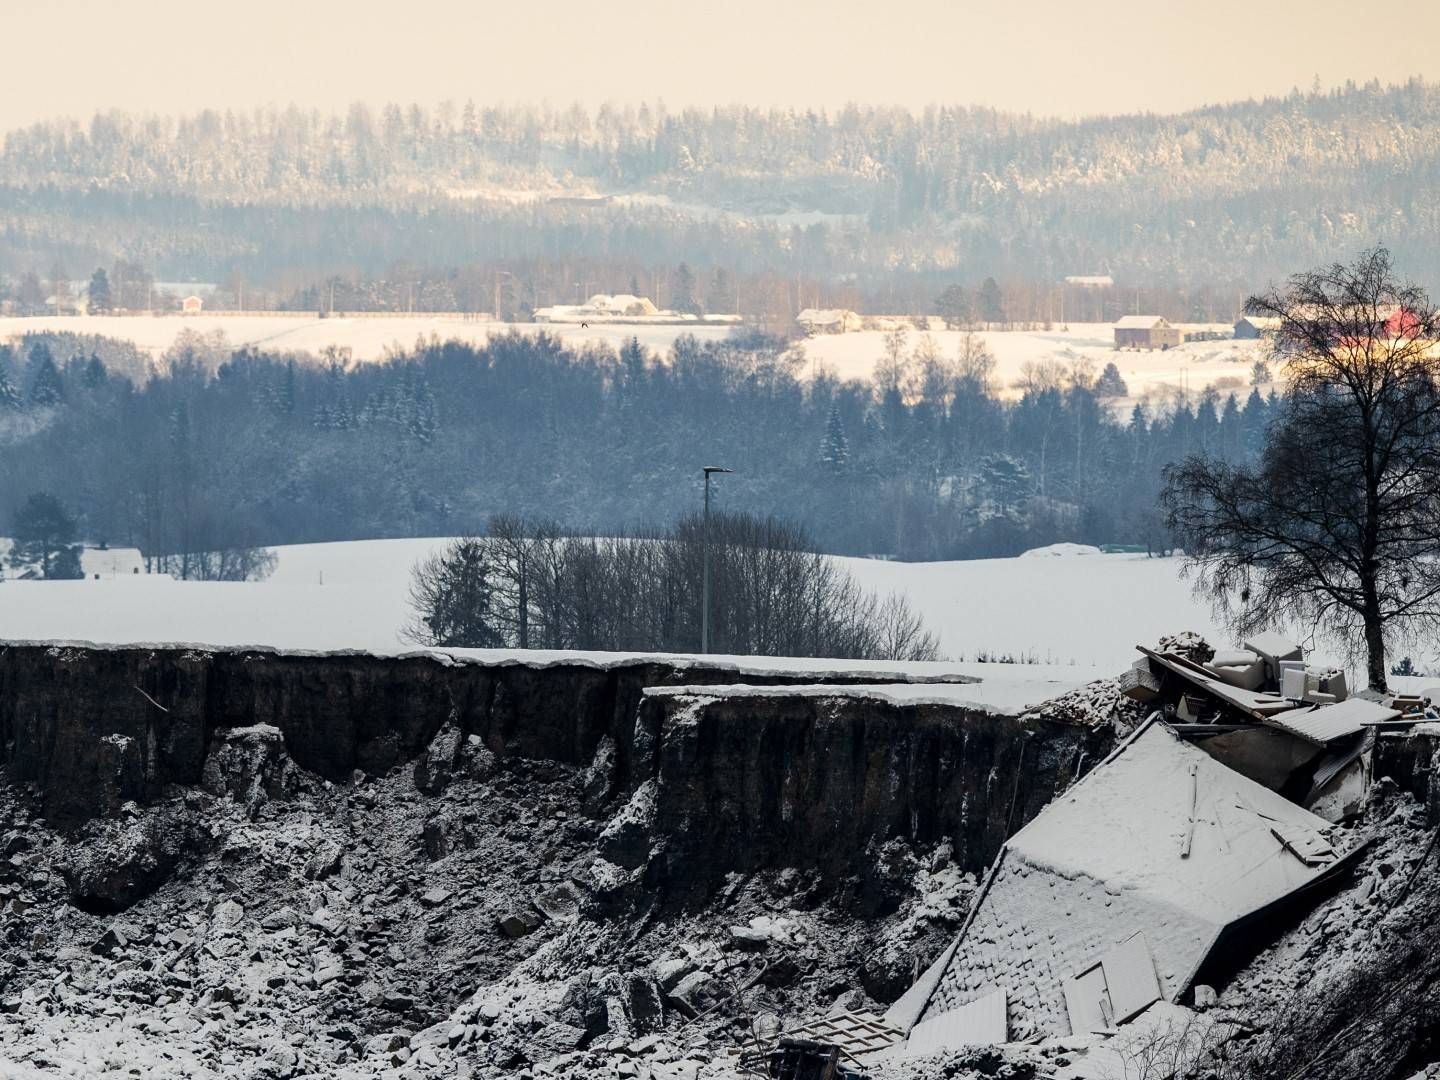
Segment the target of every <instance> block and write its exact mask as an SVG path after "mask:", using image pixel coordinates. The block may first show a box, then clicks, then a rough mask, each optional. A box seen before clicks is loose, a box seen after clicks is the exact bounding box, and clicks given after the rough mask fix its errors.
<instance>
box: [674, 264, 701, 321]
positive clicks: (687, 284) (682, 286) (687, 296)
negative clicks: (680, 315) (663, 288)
mask: <svg viewBox="0 0 1440 1080" xmlns="http://www.w3.org/2000/svg"><path fill="white" fill-rule="evenodd" d="M673 290H674V293H675V299H674V302H673V303H672V305H671V306H672V307H674V308H675V310H676V311H683V312H686V313H687V314H691V315H701V314H704V309H702V308H701V306H700V301H699V300H698V299H697V298H696V296H695V274H694V272H693V271H691V269H690V264H689V263H683V262H682V263H681V264H680V265H679V266H678V267H676V269H675V281H674V285H673Z"/></svg>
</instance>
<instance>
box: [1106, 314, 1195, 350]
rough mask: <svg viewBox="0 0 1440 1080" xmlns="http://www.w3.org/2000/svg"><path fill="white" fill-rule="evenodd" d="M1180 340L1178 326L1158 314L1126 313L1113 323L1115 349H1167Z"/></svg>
mask: <svg viewBox="0 0 1440 1080" xmlns="http://www.w3.org/2000/svg"><path fill="white" fill-rule="evenodd" d="M1180 342H1181V333H1180V328H1179V327H1178V326H1171V325H1170V323H1169V321H1168V320H1166V319H1163V318H1161V317H1160V316H1159V315H1126V316H1125V317H1124V318H1122V319H1121V320H1120V321H1119V322H1117V323H1116V324H1115V347H1116V348H1117V349H1168V348H1171V347H1172V346H1176V345H1179V344H1180Z"/></svg>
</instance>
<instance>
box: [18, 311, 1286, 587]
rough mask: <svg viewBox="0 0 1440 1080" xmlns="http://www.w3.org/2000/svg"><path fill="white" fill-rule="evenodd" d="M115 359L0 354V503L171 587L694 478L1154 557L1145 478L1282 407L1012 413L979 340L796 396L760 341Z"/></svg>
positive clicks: (643, 516) (1235, 448)
mask: <svg viewBox="0 0 1440 1080" xmlns="http://www.w3.org/2000/svg"><path fill="white" fill-rule="evenodd" d="M70 348H79V349H84V350H87V351H81V352H77V353H75V354H74V355H71V356H69V357H65V351H66V350H67V349H70ZM92 348H93V355H92V353H91V352H90V351H88V350H91V349H92ZM57 350H58V351H57ZM104 354H105V349H103V348H100V347H96V346H95V343H94V342H89V341H84V342H82V341H81V340H80V339H68V338H57V337H54V336H48V335H38V336H32V337H26V338H23V339H20V340H19V341H18V342H16V343H14V344H11V345H6V346H3V347H0V440H3V442H4V462H5V467H4V468H3V469H0V506H9V507H14V506H16V505H18V504H19V503H20V502H22V501H23V500H24V499H25V498H26V497H28V496H29V495H30V494H31V493H33V492H37V491H40V492H46V493H49V494H51V495H53V496H55V497H56V498H57V499H59V500H60V501H61V502H62V503H64V504H65V505H66V506H67V507H68V508H69V511H70V512H71V513H72V514H74V515H75V516H77V517H78V518H79V520H80V522H81V526H82V528H83V530H84V533H85V535H86V536H87V537H89V538H91V539H92V540H95V541H101V540H104V541H108V542H109V543H111V544H126V545H134V546H137V547H139V548H141V549H142V551H144V552H145V553H147V554H153V555H154V556H155V557H156V558H166V559H168V558H174V557H177V556H180V557H182V564H181V565H182V567H183V568H184V570H185V572H188V571H189V567H190V564H191V563H193V562H194V561H195V560H194V559H191V560H184V559H183V556H184V555H185V554H186V553H192V554H193V553H198V552H210V551H221V550H230V549H244V548H250V547H255V546H262V545H270V544H280V543H301V542H308V541H321V540H340V539H358V538H371V537H388V536H450V535H458V534H462V533H470V532H476V531H480V530H482V529H483V527H484V524H485V522H486V521H488V520H489V519H490V517H492V516H494V515H496V514H503V513H516V514H522V515H529V516H545V517H553V518H555V519H557V520H560V521H562V522H567V523H572V524H575V523H588V524H590V525H593V526H595V527H597V528H600V529H602V530H604V531H606V532H610V533H615V532H617V531H623V530H625V529H626V528H627V527H630V526H632V525H634V524H635V523H637V522H649V521H654V520H655V519H657V518H664V517H666V516H668V515H679V514H681V513H683V511H684V510H685V509H686V508H687V507H694V506H695V505H696V504H697V502H698V498H699V487H698V485H699V471H698V469H699V465H700V464H702V463H719V464H724V465H727V466H729V467H730V468H733V469H735V470H736V474H735V475H734V476H730V477H726V478H725V482H724V483H723V484H720V485H718V488H717V498H718V499H719V500H720V502H719V503H718V506H719V508H720V509H722V510H736V511H738V510H745V511H748V512H751V513H755V514H759V515H761V516H766V515H772V514H773V515H777V516H783V517H785V518H787V519H793V520H795V521H797V522H799V523H800V524H802V525H803V526H804V527H805V528H806V530H807V531H808V532H809V533H810V534H811V535H813V536H814V537H816V538H817V540H818V541H819V543H820V544H821V545H822V546H823V547H824V548H825V549H826V550H829V551H833V552H839V553H845V554H858V555H882V556H889V557H896V558H903V559H946V558H975V557H987V556H1004V555H1013V554H1016V553H1017V552H1019V551H1022V550H1025V549H1026V548H1029V547H1036V546H1040V545H1044V544H1049V543H1053V542H1056V541H1060V540H1073V541H1079V542H1083V543H1093V544H1133V545H1142V546H1143V545H1147V544H1148V545H1149V546H1150V547H1151V548H1152V549H1155V550H1163V549H1165V548H1167V547H1168V546H1169V544H1170V541H1169V539H1168V536H1167V535H1166V533H1165V531H1164V528H1163V523H1162V522H1161V521H1160V519H1159V515H1158V513H1157V511H1156V509H1155V506H1156V496H1157V495H1158V493H1159V490H1160V484H1161V477H1160V470H1161V468H1162V467H1163V466H1164V465H1165V464H1166V463H1168V462H1171V461H1178V460H1180V459H1181V458H1183V457H1184V456H1185V455H1186V454H1187V453H1189V452H1191V451H1193V450H1201V449H1203V450H1205V451H1207V452H1210V453H1213V454H1215V455H1218V456H1219V457H1221V458H1222V459H1224V460H1233V461H1243V460H1249V459H1250V458H1251V457H1253V455H1254V454H1255V453H1256V452H1257V451H1258V449H1259V447H1260V446H1261V445H1262V444H1263V441H1264V432H1265V428H1266V425H1267V423H1268V417H1269V416H1270V413H1271V410H1272V404H1271V402H1270V399H1269V398H1268V397H1266V396H1262V395H1261V393H1260V392H1259V390H1258V389H1255V388H1250V389H1249V390H1248V391H1247V390H1246V388H1244V387H1243V386H1242V387H1241V388H1240V394H1244V395H1245V396H1244V397H1241V396H1240V394H1236V393H1231V394H1228V395H1226V396H1224V397H1222V396H1221V395H1220V394H1219V393H1217V392H1213V391H1211V392H1207V393H1205V394H1202V395H1200V396H1199V397H1198V398H1181V399H1179V400H1174V399H1171V400H1163V399H1162V400H1156V401H1153V402H1149V403H1146V402H1137V403H1135V404H1134V405H1133V407H1131V408H1130V409H1129V410H1128V411H1124V410H1118V409H1116V408H1115V406H1114V401H1115V397H1114V396H1113V395H1115V394H1116V393H1121V392H1123V385H1122V386H1117V385H1116V381H1117V379H1118V373H1107V372H1096V371H1094V370H1093V368H1091V367H1090V366H1089V365H1087V364H1085V363H1062V362H1060V361H1046V362H1041V363H1037V364H1032V365H1029V366H1028V367H1027V368H1026V370H1025V375H1024V384H1023V387H1022V388H1021V389H1020V390H1019V391H1018V393H1019V397H1018V399H1017V400H1004V399H1002V397H1001V396H1000V394H999V390H1000V388H999V387H998V386H997V385H996V384H995V375H994V359H993V357H992V356H991V355H990V354H989V352H988V350H987V349H986V348H985V346H984V343H983V340H982V339H981V338H980V337H979V336H978V335H965V336H963V337H962V338H961V343H960V346H959V349H958V351H957V352H946V351H942V350H941V349H940V348H939V347H938V346H937V345H936V343H935V341H934V339H932V338H929V337H928V336H926V335H923V334H914V333H908V332H905V331H899V330H897V331H894V332H892V333H891V334H890V335H889V336H888V337H887V338H886V341H885V355H884V356H883V357H882V358H881V362H880V363H879V365H878V369H877V376H876V379H875V380H874V381H873V382H872V381H849V382H841V381H838V380H836V379H835V378H833V377H832V376H829V375H827V374H825V373H824V372H823V371H821V372H819V373H818V374H816V375H814V376H808V375H807V373H806V371H805V360H804V357H803V353H801V352H800V351H798V350H796V349H794V348H793V347H792V346H791V345H790V344H789V343H788V342H786V341H784V340H781V339H776V338H772V337H769V336H766V335H764V334H760V333H756V332H753V331H742V332H739V333H736V334H735V335H733V336H731V337H728V338H726V339H722V340H716V341H708V342H701V341H698V340H696V339H694V338H691V337H681V338H679V339H678V340H677V341H676V342H675V343H674V346H673V348H672V349H671V350H670V352H669V354H668V355H667V356H664V357H662V356H658V355H656V354H654V353H651V352H649V351H647V350H646V349H644V348H643V347H641V346H640V345H639V344H638V343H636V342H634V341H631V342H629V343H628V344H626V345H625V346H624V347H622V348H621V349H619V350H618V351H616V350H612V349H609V348H606V347H601V346H596V345H584V346H581V347H571V346H568V345H566V344H564V343H562V342H561V341H560V340H558V339H556V338H554V337H552V336H549V335H547V334H543V333H537V334H518V333H517V334H509V335H503V336H497V337H494V338H491V339H489V341H488V342H487V343H485V344H484V345H480V346H474V345H469V344H463V343H459V342H455V341H447V342H441V341H423V342H417V344H416V345H415V347H414V348H412V349H410V350H405V351H404V352H403V353H401V354H399V355H396V356H394V357H392V358H391V359H389V360H387V361H384V362H378V363H367V364H354V363H348V362H347V360H346V358H345V356H344V355H343V354H341V353H339V352H336V351H331V352H330V353H329V355H327V356H325V357H321V358H319V360H318V362H317V361H316V360H315V359H314V358H310V359H308V360H307V359H306V358H303V357H295V356H287V355H283V354H275V353H268V352H262V351H258V350H255V349H240V350H235V349H231V348H229V347H227V346H226V345H225V343H224V341H223V339H220V338H217V337H214V336H210V337H205V336H201V335H197V334H194V333H188V334H182V335H180V336H179V337H178V338H177V342H176V345H175V346H174V347H173V348H172V349H171V350H170V351H169V353H168V354H166V355H165V356H164V357H162V358H161V361H160V364H159V365H158V368H157V370H155V371H154V372H153V373H152V374H151V375H149V376H148V377H143V378H139V379H138V380H136V379H132V378H130V377H126V376H124V375H121V374H118V373H117V372H116V371H114V370H112V369H111V367H109V366H108V365H107V363H106V361H105V360H104V358H103V357H104ZM1245 374H1248V372H1247V373H1245ZM1236 381H1237V382H1243V377H1242V376H1241V374H1239V373H1237V377H1236ZM7 388H8V389H7Z"/></svg>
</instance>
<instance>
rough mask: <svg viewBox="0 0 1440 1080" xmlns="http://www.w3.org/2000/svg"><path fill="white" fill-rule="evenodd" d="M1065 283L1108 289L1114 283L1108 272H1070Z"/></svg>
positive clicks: (1083, 287) (1085, 287) (1081, 286)
mask: <svg viewBox="0 0 1440 1080" xmlns="http://www.w3.org/2000/svg"><path fill="white" fill-rule="evenodd" d="M1065 284H1066V285H1075V286H1077V287H1079V288H1082V289H1108V288H1110V287H1111V286H1113V285H1114V284H1115V279H1114V278H1112V277H1111V276H1110V275H1109V274H1070V275H1069V276H1068V277H1066V278H1065Z"/></svg>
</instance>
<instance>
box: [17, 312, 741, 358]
mask: <svg viewBox="0 0 1440 1080" xmlns="http://www.w3.org/2000/svg"><path fill="white" fill-rule="evenodd" d="M182 330H192V331H195V332H196V333H200V334H211V333H214V332H215V331H216V330H220V331H222V332H223V333H224V334H225V338H226V340H227V341H228V342H229V343H230V344H231V345H232V346H235V347H237V348H238V347H240V346H242V345H254V346H257V347H259V348H266V349H276V350H285V351H293V352H308V353H314V354H315V355H317V356H318V355H319V354H320V351H321V350H322V349H324V348H326V347H327V346H329V345H335V346H339V347H341V348H348V349H349V350H350V351H351V355H352V357H353V358H354V359H355V360H359V361H371V360H380V359H383V358H384V357H385V355H386V353H387V352H388V351H390V350H392V349H394V348H401V349H408V348H411V347H412V346H413V345H414V344H415V341H416V339H417V338H421V337H424V338H429V337H430V336H432V335H434V336H436V337H438V338H440V340H442V341H446V340H450V339H452V338H453V339H456V340H459V341H467V342H472V343H477V344H479V343H483V342H484V341H486V340H487V339H488V338H489V337H490V335H492V334H503V333H507V332H508V331H510V330H519V331H521V332H524V333H537V332H539V331H542V330H543V331H545V332H547V333H550V334H553V335H555V336H556V337H559V338H561V339H563V340H565V341H567V342H572V343H575V344H583V343H585V342H589V341H595V342H604V343H606V344H609V345H612V346H614V347H617V348H618V347H619V346H620V345H621V344H622V343H624V342H626V341H629V340H630V339H631V338H632V337H637V338H639V339H640V342H641V344H643V345H645V346H646V347H647V348H651V349H656V350H659V351H662V352H663V351H665V350H668V349H669V348H670V344H671V342H673V341H674V340H675V337H676V335H677V334H679V333H682V332H684V333H693V334H694V335H695V336H696V337H698V338H701V339H707V338H723V337H725V336H726V335H727V334H728V333H729V332H730V328H729V327H726V326H694V327H688V326H663V325H662V326H645V325H621V324H611V325H596V326H592V327H589V328H588V329H582V328H581V327H579V326H572V325H566V324H559V323H557V324H546V325H538V324H536V323H500V322H492V321H490V320H487V319H467V318H465V317H464V316H462V315H446V316H430V315H417V316H400V317H396V318H389V317H385V318H366V317H360V316H344V315H340V316H334V317H331V318H324V319H321V318H317V317H316V316H313V315H294V316H291V315H49V316H39V317H35V318H13V317H12V318H0V341H3V340H5V339H8V338H10V337H13V336H15V335H18V334H25V333H35V332H39V331H64V332H68V333H74V334H99V335H100V336H102V337H110V338H119V339H121V340H124V341H132V342H134V343H135V344H136V345H137V346H139V347H140V348H142V349H144V350H146V351H147V352H149V353H150V355H151V356H154V357H157V358H158V357H159V356H160V354H161V353H163V352H164V351H165V350H166V349H168V348H170V346H171V345H173V344H174V343H175V338H176V336H177V335H178V334H179V333H180V332H181V331H182Z"/></svg>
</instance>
